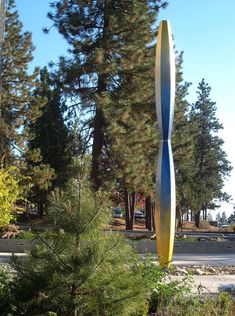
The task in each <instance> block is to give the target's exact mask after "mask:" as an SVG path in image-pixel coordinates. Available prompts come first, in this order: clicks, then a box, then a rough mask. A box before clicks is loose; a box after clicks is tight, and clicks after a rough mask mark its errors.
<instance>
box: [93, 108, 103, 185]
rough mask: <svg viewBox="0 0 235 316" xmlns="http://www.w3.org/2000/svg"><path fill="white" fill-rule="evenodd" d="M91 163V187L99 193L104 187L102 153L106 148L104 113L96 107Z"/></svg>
mask: <svg viewBox="0 0 235 316" xmlns="http://www.w3.org/2000/svg"><path fill="white" fill-rule="evenodd" d="M93 135H94V136H93V146H92V163H91V186H92V189H93V190H95V191H98V190H99V188H100V187H101V185H102V151H103V146H104V116H103V111H102V110H101V109H100V108H98V107H96V115H95V119H94V134H93Z"/></svg>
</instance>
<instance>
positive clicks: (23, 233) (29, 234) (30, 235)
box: [14, 230, 36, 239]
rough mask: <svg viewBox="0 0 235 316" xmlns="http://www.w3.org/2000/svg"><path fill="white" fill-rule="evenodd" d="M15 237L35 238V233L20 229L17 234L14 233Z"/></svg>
mask: <svg viewBox="0 0 235 316" xmlns="http://www.w3.org/2000/svg"><path fill="white" fill-rule="evenodd" d="M14 238H16V239H35V238H36V235H35V234H34V233H33V232H32V231H30V230H24V231H21V232H20V233H19V234H17V235H15V236H14Z"/></svg>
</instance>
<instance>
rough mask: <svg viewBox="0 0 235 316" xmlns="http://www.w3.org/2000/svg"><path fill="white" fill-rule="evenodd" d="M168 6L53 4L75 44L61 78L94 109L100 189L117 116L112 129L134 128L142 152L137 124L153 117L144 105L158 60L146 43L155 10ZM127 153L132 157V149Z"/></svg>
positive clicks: (95, 179)
mask: <svg viewBox="0 0 235 316" xmlns="http://www.w3.org/2000/svg"><path fill="white" fill-rule="evenodd" d="M165 5H166V3H165V2H164V1H159V0H151V1H129V2H127V1H93V2H89V1H82V2H78V1H72V0H70V1H66V2H65V1H56V2H54V3H53V4H52V12H51V13H50V14H49V17H50V18H51V19H52V20H53V21H54V24H55V26H56V27H57V28H58V30H59V32H60V33H61V34H62V35H63V36H64V38H65V39H66V41H67V42H68V43H69V44H70V46H71V50H70V52H71V56H70V57H68V58H62V59H61V62H60V71H59V75H60V81H61V82H62V84H63V88H64V91H65V92H66V93H68V95H70V96H72V97H73V98H74V99H75V98H77V102H80V104H81V107H82V110H83V112H84V113H85V114H87V113H89V115H88V119H87V121H86V122H85V125H86V127H87V129H88V134H89V135H91V133H92V139H93V142H92V167H91V181H92V186H93V188H94V189H95V190H98V189H99V188H100V187H101V186H102V185H103V182H104V181H103V179H104V177H103V173H104V166H105V163H107V160H106V161H105V158H106V157H107V156H108V157H109V158H110V153H107V151H106V150H107V149H109V147H110V146H112V145H113V142H114V140H113V139H112V137H111V140H110V139H109V136H110V134H109V135H107V129H108V128H109V125H110V122H112V121H114V122H112V123H113V126H112V127H113V129H112V132H111V133H114V129H115V132H116V134H118V133H119V134H120V133H122V131H123V132H124V133H125V134H126V135H127V134H128V133H130V138H129V139H130V142H131V143H132V146H133V150H134V149H135V148H138V153H139V151H140V149H139V148H140V147H141V145H140V144H139V145H138V144H135V145H133V143H134V142H135V140H137V141H138V138H139V137H140V136H141V134H140V133H139V132H138V131H135V130H134V129H133V127H135V128H136V127H137V124H138V125H140V129H139V130H143V129H142V128H143V126H144V124H145V121H146V120H148V114H146V115H143V116H141V114H143V113H144V109H143V107H144V106H143V105H144V104H146V107H147V105H148V104H149V103H151V102H152V99H151V96H152V95H153V91H154V90H152V91H151V92H150V90H149V85H152V83H151V80H150V78H149V76H151V75H150V73H151V67H152V65H153V63H152V60H151V61H149V56H150V55H151V52H150V50H148V49H147V47H146V45H147V44H150V43H151V41H152V40H153V38H154V35H155V30H154V27H153V26H154V23H155V22H156V15H157V13H158V11H159V9H160V7H163V6H165ZM151 56H152V57H153V55H151ZM150 65H151V67H150ZM143 101H145V103H144V102H143ZM146 107H145V109H146ZM133 109H134V111H133ZM139 112H140V113H139ZM115 116H117V120H116V119H115ZM128 122H129V123H128ZM126 124H127V125H130V126H127V127H125V126H126ZM90 128H92V130H90ZM145 130H146V129H145ZM109 131H110V130H109ZM131 134H132V135H131ZM88 138H89V139H90V137H88ZM127 144H129V143H128V141H127ZM122 145H123V143H122ZM127 147H128V145H127V146H126V149H125V151H127ZM132 153H133V151H132ZM124 154H125V153H124ZM127 155H128V156H129V157H130V156H131V158H132V159H133V154H130V152H127ZM127 159H128V158H126V160H127ZM134 165H135V163H133V164H132V166H134ZM111 168H112V170H114V169H115V168H116V165H115V164H114V165H112V166H111ZM127 168H128V171H129V174H130V173H132V172H133V173H132V177H137V173H136V170H131V168H130V164H129V167H127ZM145 178H147V177H145Z"/></svg>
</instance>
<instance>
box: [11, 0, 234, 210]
mask: <svg viewBox="0 0 235 316" xmlns="http://www.w3.org/2000/svg"><path fill="white" fill-rule="evenodd" d="M50 2H51V1H50V0H37V1H36V0H16V5H17V9H18V11H19V14H20V19H21V21H22V22H23V24H24V29H25V30H28V31H31V32H32V33H33V43H34V46H35V48H36V50H35V54H34V56H35V58H34V62H33V65H35V66H36V65H37V66H44V65H46V64H47V63H48V62H49V61H50V60H53V61H54V62H56V61H57V60H58V56H60V55H64V54H65V53H66V49H67V47H66V43H65V41H64V40H63V38H62V37H61V36H60V35H59V34H58V32H57V31H56V30H54V29H52V30H51V32H50V33H49V35H44V34H43V32H42V28H43V27H44V26H46V27H50V26H51V22H50V20H49V19H48V18H47V17H46V14H47V12H48V10H49V3H50ZM234 12H235V1H234V0H227V1H224V2H222V1H220V0H190V1H189V0H169V6H168V7H167V8H166V9H165V10H164V11H162V12H161V13H160V15H159V20H162V19H167V20H169V21H170V23H171V27H172V32H173V34H174V40H175V45H176V49H177V50H178V51H182V50H183V51H184V64H183V72H184V79H185V80H186V81H189V82H192V86H191V88H190V94H189V97H188V100H189V101H190V102H195V101H196V89H197V85H198V83H199V82H200V81H201V79H202V78H205V80H206V82H208V83H209V85H210V86H211V89H212V90H211V98H212V100H213V101H215V102H216V103H217V108H218V110H217V117H218V118H219V120H220V122H221V123H223V125H224V130H223V131H221V133H220V136H221V137H222V138H223V139H224V141H225V144H224V150H225V151H226V152H227V154H228V159H229V160H230V161H231V163H232V165H233V167H234V168H235V146H234V141H233V136H234V135H235V122H234V121H235V40H234V36H235V35H234V33H235V19H234ZM225 189H226V191H227V192H228V193H229V194H231V195H232V196H233V198H234V200H235V170H234V171H232V174H231V177H230V179H229V180H228V181H227V182H226V184H225ZM220 211H226V213H227V214H229V213H231V212H232V205H228V204H224V205H222V207H221V209H220Z"/></svg>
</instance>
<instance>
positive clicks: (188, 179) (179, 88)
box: [172, 52, 195, 228]
mask: <svg viewBox="0 0 235 316" xmlns="http://www.w3.org/2000/svg"><path fill="white" fill-rule="evenodd" d="M182 67H183V53H182V52H181V53H180V54H178V55H177V58H176V98H175V115H174V126H173V133H172V151H173V158H174V167H175V180H176V217H177V226H178V228H179V227H182V218H183V213H184V212H186V211H187V210H188V208H189V205H190V198H191V191H192V177H193V174H194V170H195V165H194V156H193V153H194V152H193V150H194V147H193V146H194V142H193V134H192V131H191V130H190V126H189V119H188V112H189V103H188V102H187V100H186V97H187V95H188V88H189V86H190V83H188V82H185V81H184V80H183V72H182Z"/></svg>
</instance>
